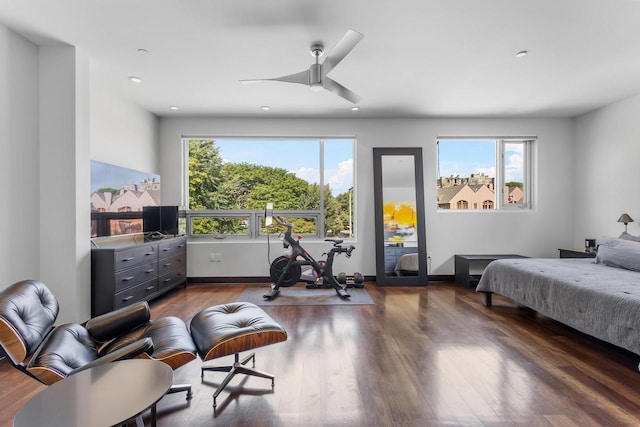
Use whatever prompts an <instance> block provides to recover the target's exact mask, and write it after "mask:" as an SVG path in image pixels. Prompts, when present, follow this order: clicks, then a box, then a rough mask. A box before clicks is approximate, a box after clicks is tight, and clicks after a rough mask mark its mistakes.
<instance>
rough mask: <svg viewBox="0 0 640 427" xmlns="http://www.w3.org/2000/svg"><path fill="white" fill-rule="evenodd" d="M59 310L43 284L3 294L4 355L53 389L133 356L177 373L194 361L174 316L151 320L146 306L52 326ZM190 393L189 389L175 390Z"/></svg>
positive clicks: (0, 342) (0, 347)
mask: <svg viewBox="0 0 640 427" xmlns="http://www.w3.org/2000/svg"><path fill="white" fill-rule="evenodd" d="M58 311H59V305H58V301H57V300H56V298H55V296H54V295H53V294H52V293H51V291H50V290H49V288H47V287H46V286H45V285H44V284H43V283H42V282H39V281H36V280H24V281H21V282H18V283H15V284H13V285H11V286H10V287H8V288H7V289H5V290H3V291H2V292H0V352H3V353H4V355H6V357H7V360H8V361H9V363H11V364H12V365H13V366H14V367H15V368H17V369H18V370H20V371H21V372H23V373H25V374H27V375H29V376H30V377H32V378H34V379H36V380H38V381H40V382H41V383H43V384H46V385H50V384H53V383H55V382H56V381H59V380H61V379H63V378H65V377H67V376H69V375H73V374H74V373H76V372H79V371H81V370H84V369H87V368H89V367H92V366H96V365H100V364H103V363H109V362H113V361H116V360H122V359H129V358H133V357H146V358H151V359H157V360H160V361H162V362H164V363H167V364H168V365H169V366H171V367H172V368H173V369H176V368H177V367H178V366H182V365H183V364H185V363H187V362H189V361H191V360H193V359H195V357H196V349H195V346H194V344H193V341H192V340H191V337H190V335H189V331H188V330H187V327H186V325H185V323H184V322H183V321H182V320H181V319H178V318H176V317H164V318H160V319H157V320H150V312H149V306H148V304H147V303H146V302H141V303H138V304H133V305H131V306H128V307H124V308H122V309H119V310H116V311H113V312H110V313H106V314H103V315H101V316H98V317H95V318H93V319H91V320H89V321H88V322H86V324H78V323H68V324H64V325H59V326H54V323H55V321H56V318H57V316H58ZM171 391H173V392H176V391H186V392H187V399H188V398H190V397H191V388H190V386H189V385H178V386H174V387H173V389H172V390H171Z"/></svg>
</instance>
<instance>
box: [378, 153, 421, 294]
mask: <svg viewBox="0 0 640 427" xmlns="http://www.w3.org/2000/svg"><path fill="white" fill-rule="evenodd" d="M383 156H413V161H414V167H415V171H414V172H415V173H414V176H415V183H414V185H415V189H416V213H417V223H416V228H417V230H416V231H417V235H418V274H417V275H415V276H387V275H386V274H385V245H384V214H383V209H382V208H383V202H384V201H383V199H382V197H383V195H382V179H383V177H382V157H383ZM373 196H374V209H375V235H376V285H378V286H388V285H395V286H418V285H421V286H424V285H427V284H428V276H427V233H426V227H425V209H424V175H423V172H422V148H421V147H399V148H393V147H374V148H373Z"/></svg>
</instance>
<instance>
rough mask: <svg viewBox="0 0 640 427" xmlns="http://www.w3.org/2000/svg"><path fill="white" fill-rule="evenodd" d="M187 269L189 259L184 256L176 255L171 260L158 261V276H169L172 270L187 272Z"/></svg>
mask: <svg viewBox="0 0 640 427" xmlns="http://www.w3.org/2000/svg"><path fill="white" fill-rule="evenodd" d="M186 267H187V257H186V256H185V255H184V254H182V255H175V256H172V257H169V258H163V259H161V260H160V261H158V274H160V275H163V274H167V273H168V272H170V271H172V270H185V269H186Z"/></svg>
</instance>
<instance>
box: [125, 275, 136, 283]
mask: <svg viewBox="0 0 640 427" xmlns="http://www.w3.org/2000/svg"><path fill="white" fill-rule="evenodd" d="M135 277H136V276H129V277H123V278H122V281H123V282H128V281H129V280H133V279H135Z"/></svg>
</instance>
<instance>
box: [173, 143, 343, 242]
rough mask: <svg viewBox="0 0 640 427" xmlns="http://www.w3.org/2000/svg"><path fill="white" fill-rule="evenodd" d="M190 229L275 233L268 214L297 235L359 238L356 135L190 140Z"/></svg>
mask: <svg viewBox="0 0 640 427" xmlns="http://www.w3.org/2000/svg"><path fill="white" fill-rule="evenodd" d="M184 147H185V153H186V156H185V163H186V165H187V166H186V168H185V169H186V172H187V173H186V179H185V182H186V186H185V187H186V194H187V197H186V199H187V201H186V202H187V204H188V205H187V209H188V214H187V217H188V218H187V219H188V222H187V227H188V231H189V234H190V235H191V236H194V237H198V236H200V237H206V236H213V237H216V238H256V237H259V236H261V235H264V234H267V233H273V232H274V231H275V230H274V229H273V228H270V229H267V228H265V226H264V210H265V206H266V204H267V203H272V204H273V211H274V214H277V215H282V216H284V217H286V218H287V219H288V220H289V221H293V222H294V225H295V228H294V231H295V232H296V233H298V234H308V235H315V236H317V237H353V218H354V213H353V205H354V203H353V201H354V181H353V176H354V165H353V158H354V149H355V140H354V139H351V138H340V139H338V138H324V139H306V138H303V139H300V138H299V139H266V138H201V137H200V138H195V137H194V138H185V139H184Z"/></svg>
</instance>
